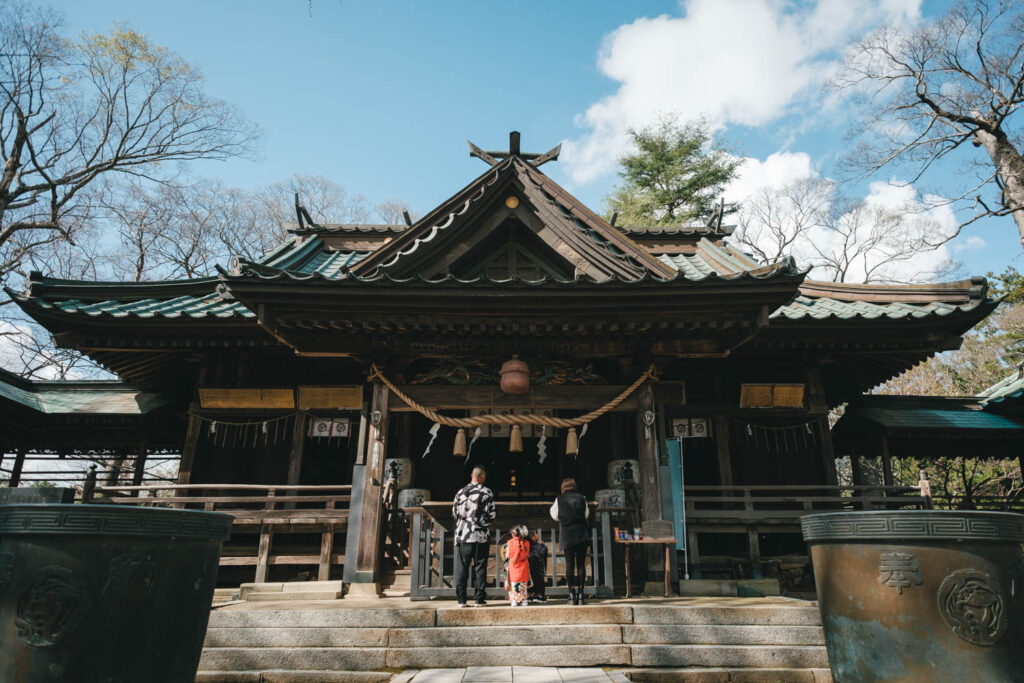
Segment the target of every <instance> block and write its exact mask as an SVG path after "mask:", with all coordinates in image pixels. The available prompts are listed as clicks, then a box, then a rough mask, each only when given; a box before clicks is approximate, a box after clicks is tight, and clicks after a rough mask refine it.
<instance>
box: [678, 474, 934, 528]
mask: <svg viewBox="0 0 1024 683" xmlns="http://www.w3.org/2000/svg"><path fill="white" fill-rule="evenodd" d="M685 501H686V515H687V518H688V519H690V520H693V521H697V520H706V521H709V522H710V521H712V520H718V521H723V522H730V521H731V522H736V523H741V524H742V523H744V522H748V521H749V522H756V523H759V524H771V523H790V524H796V523H797V521H798V520H799V518H800V517H802V516H803V515H806V514H809V513H812V512H832V511H835V512H838V511H841V510H893V509H898V508H907V507H909V508H927V507H929V506H930V504H931V503H930V499H929V498H928V497H927V496H923V495H921V490H920V489H919V488H918V487H911V486H904V487H885V486H821V485H789V484H786V485H778V486H767V485H765V486H687V487H686V496H685Z"/></svg>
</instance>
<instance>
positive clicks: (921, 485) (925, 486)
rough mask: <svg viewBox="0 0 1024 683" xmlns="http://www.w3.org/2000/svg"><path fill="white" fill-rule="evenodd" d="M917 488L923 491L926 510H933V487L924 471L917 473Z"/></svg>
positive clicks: (922, 495)
mask: <svg viewBox="0 0 1024 683" xmlns="http://www.w3.org/2000/svg"><path fill="white" fill-rule="evenodd" d="M917 477H918V481H917V488H918V489H920V491H921V497H922V498H924V507H925V509H926V510H931V509H932V485H931V482H929V481H928V475H927V474H925V471H924V470H918V471H917Z"/></svg>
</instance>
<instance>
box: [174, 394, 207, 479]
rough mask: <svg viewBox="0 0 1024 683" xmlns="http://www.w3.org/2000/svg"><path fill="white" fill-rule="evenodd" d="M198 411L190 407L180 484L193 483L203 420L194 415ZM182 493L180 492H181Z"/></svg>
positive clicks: (179, 467) (183, 447)
mask: <svg viewBox="0 0 1024 683" xmlns="http://www.w3.org/2000/svg"><path fill="white" fill-rule="evenodd" d="M197 409H198V406H196V404H194V403H193V404H192V405H191V406H189V416H188V427H187V428H186V429H185V443H184V444H183V445H182V447H181V462H180V463H179V464H178V483H179V484H188V483H191V481H192V466H193V465H194V464H195V460H196V448H197V447H198V445H199V430H200V429H201V428H202V426H203V422H202V420H200V419H199V418H198V417H196V416H195V415H194V414H193V413H194V412H195V411H196V410H197ZM179 492H180V490H179Z"/></svg>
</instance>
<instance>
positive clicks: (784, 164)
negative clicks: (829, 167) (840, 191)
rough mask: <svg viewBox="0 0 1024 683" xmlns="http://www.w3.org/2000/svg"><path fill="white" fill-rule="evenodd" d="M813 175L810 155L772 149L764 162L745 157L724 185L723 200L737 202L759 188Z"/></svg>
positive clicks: (779, 185)
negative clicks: (726, 184) (734, 175)
mask: <svg viewBox="0 0 1024 683" xmlns="http://www.w3.org/2000/svg"><path fill="white" fill-rule="evenodd" d="M817 175H818V172H817V171H816V170H815V169H814V164H813V163H812V162H811V157H810V155H808V154H806V153H805V152H776V153H775V154H772V155H770V156H769V157H768V158H767V159H765V160H764V161H761V160H760V159H754V158H752V157H747V158H746V159H744V160H743V165H741V166H740V168H739V172H738V173H737V174H736V177H735V178H734V179H733V180H732V181H731V182H730V183H729V185H728V186H727V187H726V188H725V199H726V201H729V202H741V201H743V200H745V199H746V198H747V197H749V196H750V195H752V194H754V193H755V192H757V191H758V190H760V189H761V188H765V187H771V188H780V187H784V186H785V185H787V184H789V183H791V182H793V181H794V180H798V179H800V178H808V177H817Z"/></svg>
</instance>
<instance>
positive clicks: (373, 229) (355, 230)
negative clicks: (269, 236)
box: [282, 223, 409, 235]
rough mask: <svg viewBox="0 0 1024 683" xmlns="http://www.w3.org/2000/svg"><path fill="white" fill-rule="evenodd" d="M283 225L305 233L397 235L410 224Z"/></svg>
mask: <svg viewBox="0 0 1024 683" xmlns="http://www.w3.org/2000/svg"><path fill="white" fill-rule="evenodd" d="M282 226H283V227H284V228H285V229H286V230H288V232H291V233H295V234H299V235H303V234H307V233H318V234H327V235H333V234H345V235H397V234H398V233H400V232H405V231H406V230H408V229H409V226H408V225H393V224H371V223H324V224H322V225H320V224H317V223H313V224H310V223H304V224H303V225H299V224H298V223H283V224H282Z"/></svg>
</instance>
